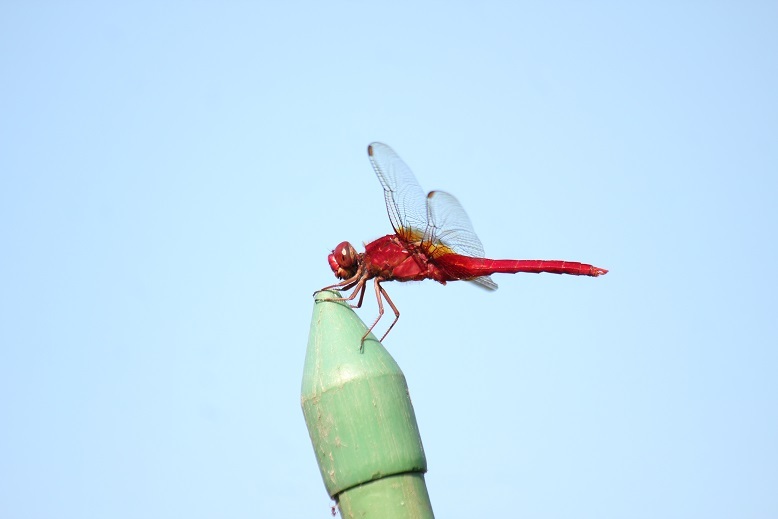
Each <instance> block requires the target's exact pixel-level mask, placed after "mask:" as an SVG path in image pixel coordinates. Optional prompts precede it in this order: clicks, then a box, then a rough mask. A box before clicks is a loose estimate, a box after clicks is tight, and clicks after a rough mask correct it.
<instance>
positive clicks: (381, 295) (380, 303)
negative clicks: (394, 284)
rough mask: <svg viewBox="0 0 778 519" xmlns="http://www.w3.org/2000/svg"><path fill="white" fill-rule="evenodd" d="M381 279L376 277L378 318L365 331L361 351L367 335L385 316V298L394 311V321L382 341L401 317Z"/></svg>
mask: <svg viewBox="0 0 778 519" xmlns="http://www.w3.org/2000/svg"><path fill="white" fill-rule="evenodd" d="M381 281H384V280H383V279H382V278H375V283H374V284H375V297H376V299H377V300H378V317H376V320H375V321H373V324H371V325H370V328H368V329H367V332H365V335H363V336H362V345H361V346H360V348H359V349H360V351H361V350H362V349H363V348H364V346H365V339H367V336H368V335H370V332H372V331H373V328H375V325H377V324H378V321H380V320H381V317H383V316H384V302H383V299H386V302H387V303H389V306H391V307H392V311H393V312H394V321H392V324H391V325H390V326H389V330H386V333H384V335H383V337H381V341H379V342H382V341H383V340H384V339H385V338H386V336H387V335H389V331H390V330H391V329H392V327H393V326H394V325H395V323H397V320H398V319H399V318H400V312H399V310H397V307H396V306H394V303H393V302H392V300H391V299H390V298H389V294H387V293H386V290H384V287H382V286H381Z"/></svg>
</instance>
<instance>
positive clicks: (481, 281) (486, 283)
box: [468, 276, 497, 290]
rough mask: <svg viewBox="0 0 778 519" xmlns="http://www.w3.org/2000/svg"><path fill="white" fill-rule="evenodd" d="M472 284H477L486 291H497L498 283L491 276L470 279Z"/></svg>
mask: <svg viewBox="0 0 778 519" xmlns="http://www.w3.org/2000/svg"><path fill="white" fill-rule="evenodd" d="M468 281H469V282H470V283H475V284H476V285H478V286H479V287H481V288H485V289H486V290H497V283H495V282H494V281H493V280H492V277H491V276H481V277H478V278H473V279H468Z"/></svg>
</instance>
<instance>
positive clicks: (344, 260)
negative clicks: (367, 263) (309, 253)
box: [332, 241, 357, 269]
mask: <svg viewBox="0 0 778 519" xmlns="http://www.w3.org/2000/svg"><path fill="white" fill-rule="evenodd" d="M332 253H333V254H334V255H335V257H336V258H337V260H338V265H340V266H341V267H343V268H344V269H350V268H351V267H353V266H354V263H356V261H357V251H356V250H354V247H352V245H351V244H350V243H349V242H347V241H344V242H342V243H339V244H338V246H337V247H335V250H334V251H332Z"/></svg>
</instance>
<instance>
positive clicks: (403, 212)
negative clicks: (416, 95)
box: [367, 142, 427, 242]
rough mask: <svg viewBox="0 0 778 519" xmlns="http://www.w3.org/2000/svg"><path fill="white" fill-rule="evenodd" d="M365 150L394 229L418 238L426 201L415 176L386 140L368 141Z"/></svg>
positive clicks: (425, 219)
mask: <svg viewBox="0 0 778 519" xmlns="http://www.w3.org/2000/svg"><path fill="white" fill-rule="evenodd" d="M367 154H368V156H369V157H370V162H371V163H372V164H373V169H374V170H375V173H376V175H377V176H378V180H379V182H381V186H383V188H384V199H385V200H386V210H387V212H388V213H389V220H390V221H391V222H392V227H393V228H394V232H396V233H397V234H398V235H400V236H401V237H403V238H405V239H407V240H408V241H410V242H414V241H418V240H419V239H420V237H421V236H422V234H424V232H425V229H427V207H426V205H427V204H426V198H425V196H424V191H422V189H421V186H419V183H418V182H417V181H416V177H415V176H414V175H413V172H411V169H410V168H409V167H408V166H407V165H406V164H405V162H403V161H402V159H401V158H400V157H399V156H398V155H397V154H396V153H395V152H394V150H393V149H392V148H390V147H389V146H387V145H386V144H383V143H380V142H374V143H372V144H370V145H369V146H368V147H367Z"/></svg>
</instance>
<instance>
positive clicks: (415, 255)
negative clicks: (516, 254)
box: [322, 142, 608, 348]
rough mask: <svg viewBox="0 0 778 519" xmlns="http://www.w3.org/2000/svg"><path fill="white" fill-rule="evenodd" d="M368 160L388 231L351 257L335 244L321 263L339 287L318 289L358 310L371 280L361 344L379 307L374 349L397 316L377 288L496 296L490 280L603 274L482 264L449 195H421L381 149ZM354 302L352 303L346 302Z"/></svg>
mask: <svg viewBox="0 0 778 519" xmlns="http://www.w3.org/2000/svg"><path fill="white" fill-rule="evenodd" d="M367 154H368V157H369V158H370V162H371V163H372V165H373V169H374V170H375V173H376V175H377V176H378V181H379V182H380V183H381V186H382V187H383V189H384V199H385V201H386V210H387V212H388V213H389V221H390V222H391V223H392V228H393V229H394V233H393V234H387V235H386V236H382V237H381V238H378V239H376V240H373V241H372V242H370V243H368V244H366V245H365V251H364V252H361V253H358V252H357V251H356V249H355V248H354V246H353V245H351V243H349V242H347V241H344V242H341V243H339V244H338V246H337V247H335V249H333V250H332V252H331V254H330V255H329V256H328V257H327V260H328V262H329V265H330V268H332V271H333V273H334V274H335V276H336V277H337V278H338V279H339V280H340V281H339V282H338V283H335V284H333V285H330V286H328V287H324V288H322V290H344V291H345V290H351V289H354V290H353V292H352V293H351V295H349V296H348V297H341V298H336V299H330V301H346V302H349V305H350V306H351V307H352V308H360V307H361V306H362V302H363V300H364V297H365V290H366V288H367V285H368V281H370V280H371V279H372V280H373V287H374V289H375V294H376V299H377V300H378V317H376V319H375V321H373V324H372V325H370V328H368V329H367V332H365V335H364V336H363V337H362V343H361V345H360V348H362V347H364V342H365V339H366V338H367V336H368V335H370V333H371V332H372V331H373V328H375V326H376V325H377V324H378V322H379V321H380V320H381V317H383V315H384V305H383V300H386V302H387V303H388V304H389V306H390V307H391V309H392V311H393V312H394V316H395V317H394V321H392V324H391V325H389V328H388V329H387V330H386V332H385V333H384V335H383V336H382V337H381V342H383V340H384V339H385V338H386V336H387V335H389V332H390V331H392V328H393V327H394V325H395V324H397V321H398V320H399V319H400V311H399V310H398V309H397V306H396V305H395V304H394V303H393V302H392V299H391V298H390V297H389V294H387V292H386V290H385V289H384V287H383V286H382V285H381V283H383V282H384V281H422V280H425V279H432V280H435V281H437V282H439V283H442V284H443V285H445V284H446V283H447V282H449V281H460V280H464V281H469V282H472V283H475V284H476V285H479V286H481V287H483V288H485V289H487V290H496V289H497V284H496V283H495V282H494V281H493V280H492V278H491V275H492V274H498V273H499V274H516V273H518V272H528V273H534V274H539V273H541V272H548V273H552V274H572V275H574V276H591V277H597V276H602V275H604V274H607V273H608V271H607V270H605V269H602V268H599V267H595V266H593V265H589V264H587V263H579V262H577V261H562V260H512V259H488V258H486V257H485V254H484V248H483V245H482V244H481V240H479V239H478V236H477V235H476V233H475V231H474V230H473V225H472V224H471V223H470V219H469V218H468V217H467V213H465V210H464V209H463V208H462V206H461V205H460V203H459V202H458V201H457V199H456V198H454V196H452V195H450V194H448V193H446V192H444V191H431V192H429V193H428V194H426V195H425V194H424V191H423V190H422V189H421V186H419V183H418V182H417V181H416V177H415V176H414V174H413V172H411V169H410V168H409V167H408V166H407V165H406V164H405V162H403V160H402V159H401V158H400V157H399V156H398V155H397V153H395V152H394V150H392V148H390V147H389V146H387V145H386V144H383V143H380V142H373V143H372V144H370V145H369V146H368V147H367ZM357 295H359V300H358V302H357V303H356V304H353V303H351V301H353V300H354V299H356V297H357Z"/></svg>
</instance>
